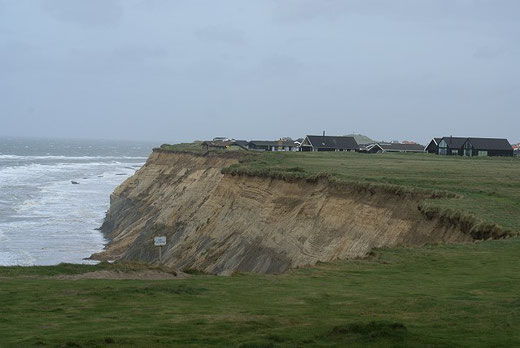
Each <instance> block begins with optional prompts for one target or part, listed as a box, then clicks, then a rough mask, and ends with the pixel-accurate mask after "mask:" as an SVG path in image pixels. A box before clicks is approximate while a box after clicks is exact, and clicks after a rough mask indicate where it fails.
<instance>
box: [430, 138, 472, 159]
mask: <svg viewBox="0 0 520 348" xmlns="http://www.w3.org/2000/svg"><path fill="white" fill-rule="evenodd" d="M467 139H468V138H462V137H443V138H442V139H441V141H439V146H438V149H437V154H439V155H460V156H462V146H463V145H464V143H465V142H466V140H467Z"/></svg>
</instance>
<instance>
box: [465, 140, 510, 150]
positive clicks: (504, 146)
mask: <svg viewBox="0 0 520 348" xmlns="http://www.w3.org/2000/svg"><path fill="white" fill-rule="evenodd" d="M468 140H469V142H470V143H471V145H473V147H474V148H475V149H476V150H506V151H510V150H512V149H513V147H512V146H511V144H510V143H509V141H508V140H507V139H499V138H468Z"/></svg>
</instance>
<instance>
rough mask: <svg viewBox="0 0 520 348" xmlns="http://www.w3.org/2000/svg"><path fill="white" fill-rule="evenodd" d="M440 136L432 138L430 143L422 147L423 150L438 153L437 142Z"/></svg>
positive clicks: (439, 140)
mask: <svg viewBox="0 0 520 348" xmlns="http://www.w3.org/2000/svg"><path fill="white" fill-rule="evenodd" d="M441 140H442V138H433V139H432V140H431V141H430V143H429V144H428V145H427V146H426V147H425V148H424V152H427V153H435V154H436V153H438V151H439V143H440V142H441Z"/></svg>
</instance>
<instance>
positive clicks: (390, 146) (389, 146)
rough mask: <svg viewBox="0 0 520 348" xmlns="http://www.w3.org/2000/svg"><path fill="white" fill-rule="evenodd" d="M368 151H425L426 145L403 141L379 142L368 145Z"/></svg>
mask: <svg viewBox="0 0 520 348" xmlns="http://www.w3.org/2000/svg"><path fill="white" fill-rule="evenodd" d="M365 152H368V153H385V152H418V153H422V152H424V146H422V145H419V144H411V143H408V144H403V143H377V144H371V145H368V146H366V151H365Z"/></svg>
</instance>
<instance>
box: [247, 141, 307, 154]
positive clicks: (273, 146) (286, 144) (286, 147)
mask: <svg viewBox="0 0 520 348" xmlns="http://www.w3.org/2000/svg"><path fill="white" fill-rule="evenodd" d="M247 148H248V149H249V150H253V151H298V144H296V143H295V142H294V141H286V140H282V139H280V140H277V141H270V140H251V141H250V142H249V143H248V144H247Z"/></svg>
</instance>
